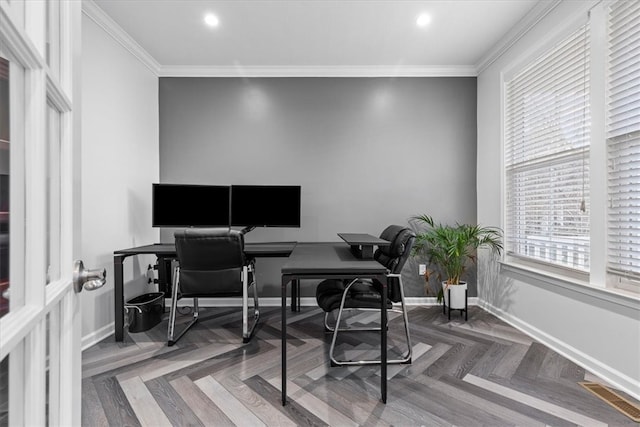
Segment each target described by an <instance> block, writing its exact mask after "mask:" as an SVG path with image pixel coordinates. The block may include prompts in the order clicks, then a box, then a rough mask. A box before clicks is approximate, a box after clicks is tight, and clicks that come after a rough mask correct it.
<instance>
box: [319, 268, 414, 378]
mask: <svg viewBox="0 0 640 427" xmlns="http://www.w3.org/2000/svg"><path fill="white" fill-rule="evenodd" d="M389 276H390V277H397V278H398V280H400V300H401V301H400V302H401V307H402V318H403V322H404V330H405V336H406V339H407V352H406V355H405V356H403V357H402V358H400V359H389V360H387V364H409V363H411V357H412V354H413V348H412V345H411V335H410V333H409V316H408V314H407V307H406V305H405V301H404V289H403V285H402V278H401V277H400V275H399V274H389ZM356 281H357V280H354V281H352V282H351V283H349V284H348V285H347V286H346V288H345V290H344V292H343V294H342V300H341V302H340V308H339V310H338V316H337V319H336V324H335V326H334V327H333V329H332V328H331V327H330V325H329V324H328V321H327V318H328V313H325V328H326V329H328V330H330V331H333V336H332V339H331V346H330V347H329V358H330V359H331V365H332V366H341V365H375V364H380V360H377V359H369V360H338V359H336V358H335V356H334V350H335V345H336V341H337V338H338V333H339V332H346V331H362V330H368V331H380V330H381V328H340V320H341V318H342V313H343V312H344V310H349V308H345V307H344V304H345V301H346V296H347V293H348V291H349V288H350V287H351V285H353V284H354V283H355V282H356ZM394 311H396V310H394ZM387 328H388V325H387Z"/></svg>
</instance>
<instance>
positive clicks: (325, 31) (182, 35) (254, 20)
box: [93, 0, 548, 75]
mask: <svg viewBox="0 0 640 427" xmlns="http://www.w3.org/2000/svg"><path fill="white" fill-rule="evenodd" d="M543 1H548V0H541V1H540V2H543ZM540 2H539V1H538V0H449V1H429V0H427V1H417V0H416V1H410V0H395V1H373V0H349V1H342V0H278V1H273V0H253V1H243V0H237V1H206V0H197V1H196V0H94V4H95V5H97V6H98V7H99V8H100V9H97V8H93V10H94V16H95V15H96V13H95V12H96V11H97V12H99V14H101V15H102V16H104V15H105V14H106V15H107V16H108V18H107V19H106V21H109V22H110V24H109V25H111V26H113V27H116V28H117V27H120V28H121V30H120V29H119V30H118V31H120V32H122V30H124V32H125V33H126V34H127V35H128V37H130V38H131V39H132V40H134V41H135V43H134V44H137V45H139V47H141V48H142V51H143V52H146V54H148V55H149V56H150V57H151V58H152V60H151V61H152V62H155V63H156V65H157V66H158V67H159V68H160V69H161V70H163V69H164V70H165V71H167V70H172V69H173V70H181V72H183V73H187V74H188V70H206V69H216V70H223V69H226V68H228V69H236V70H237V69H239V68H242V69H252V68H260V69H263V70H265V69H270V68H272V69H279V68H280V69H284V68H289V69H290V68H297V69H314V68H315V69H323V68H324V69H327V68H335V69H343V70H344V69H349V68H351V69H360V70H364V69H367V68H371V69H376V68H380V69H395V70H398V73H399V74H401V70H414V71H416V70H422V73H427V74H428V73H429V70H431V71H432V72H433V71H434V70H440V71H441V72H442V73H444V74H447V73H449V74H460V75H465V74H466V75H469V74H474V73H475V70H477V68H478V66H479V65H481V63H482V61H484V60H485V58H487V56H488V55H490V54H491V52H492V51H495V50H496V46H498V45H500V43H504V41H503V40H504V39H505V37H506V36H507V35H509V34H510V33H511V34H512V35H513V32H514V28H517V27H518V26H522V23H523V22H524V21H526V17H527V16H531V15H532V13H533V11H534V10H536V9H540V7H539V6H540V4H539V3H540ZM536 6H538V7H537V8H536ZM207 12H211V13H215V14H216V15H217V16H218V18H219V20H220V24H219V26H218V27H217V28H211V27H208V26H207V25H205V23H204V15H205V13H207ZM421 13H428V14H429V15H430V16H431V23H430V24H429V25H428V26H427V27H426V28H419V27H418V26H417V25H416V18H417V17H418V15H419V14H421ZM527 14H529V15H527ZM109 18H110V19H109ZM94 19H95V18H94ZM104 20H105V19H104V18H103V21H104ZM111 20H113V21H111ZM113 23H115V24H116V25H112V24H113ZM165 74H167V73H166V72H165ZM169 74H171V73H169ZM178 74H179V73H178ZM432 74H437V72H434V73H432Z"/></svg>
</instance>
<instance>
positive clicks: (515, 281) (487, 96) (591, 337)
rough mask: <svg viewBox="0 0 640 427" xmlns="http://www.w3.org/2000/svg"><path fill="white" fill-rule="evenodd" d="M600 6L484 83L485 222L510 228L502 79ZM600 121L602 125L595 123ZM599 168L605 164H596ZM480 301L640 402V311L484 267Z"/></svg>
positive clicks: (564, 285) (481, 208) (531, 42)
mask: <svg viewBox="0 0 640 427" xmlns="http://www.w3.org/2000/svg"><path fill="white" fill-rule="evenodd" d="M590 4H595V2H571V1H564V2H561V3H560V4H559V5H558V6H557V7H556V8H555V9H554V10H553V11H552V12H551V13H550V14H548V15H547V16H546V17H545V18H544V19H542V20H541V21H540V22H538V24H537V25H536V26H535V27H534V28H533V29H532V30H531V31H529V32H528V33H527V34H526V35H524V36H523V37H522V38H521V39H520V40H519V41H518V42H516V43H515V44H514V45H512V46H511V47H510V48H509V50H508V51H506V52H505V53H504V55H502V56H501V57H500V58H499V59H498V60H497V61H496V62H494V63H493V64H491V65H490V66H489V67H488V68H486V69H485V70H483V71H482V73H481V74H480V75H479V76H478V120H477V122H478V150H477V153H478V164H477V171H478V175H477V194H478V203H477V204H478V221H479V222H480V223H481V224H485V225H501V226H503V225H504V224H502V221H501V220H502V205H501V194H502V175H501V168H500V167H497V166H498V165H500V164H501V159H502V127H501V126H502V124H501V123H502V121H501V115H502V106H501V98H502V86H501V73H503V72H505V71H506V70H508V69H509V67H511V66H512V64H514V63H515V62H517V61H519V60H521V58H523V57H525V56H528V55H530V53H531V52H532V51H533V50H535V49H536V47H537V46H539V45H540V44H541V43H544V41H545V40H547V39H549V38H550V37H553V35H554V34H556V33H557V32H559V31H563V28H565V27H566V25H567V23H570V22H572V21H573V20H575V19H576V18H578V17H579V15H580V14H583V16H584V14H586V12H584V11H585V10H586V8H585V5H587V6H589V5H590ZM594 119H595V120H597V118H594ZM595 160H596V161H597V160H598V159H595ZM478 286H479V298H480V302H481V304H482V305H484V306H485V307H486V308H487V309H488V310H489V311H492V312H494V313H496V314H497V315H499V316H500V317H501V318H503V319H505V320H507V321H508V322H510V323H512V324H514V325H515V326H517V327H519V328H520V329H522V330H524V331H526V332H528V333H529V334H531V335H533V336H534V337H535V338H537V339H539V340H540V341H542V342H544V343H545V344H547V345H549V346H550V347H552V348H553V349H555V350H556V351H559V352H560V353H562V354H564V355H565V356H567V357H569V358H570V359H572V360H574V361H576V362H578V363H579V364H581V365H582V366H584V367H586V368H587V369H588V370H590V371H592V372H594V373H597V374H599V375H601V376H603V377H604V378H606V379H607V380H608V381H610V382H612V383H613V384H614V385H617V386H618V387H620V388H622V389H623V390H625V391H627V392H629V393H631V394H633V395H634V396H635V397H636V398H638V397H639V396H640V362H639V361H640V303H639V302H638V300H633V299H631V298H625V297H619V296H614V295H611V294H609V293H607V292H606V291H605V290H603V284H600V286H601V287H600V289H598V288H597V287H596V288H585V287H582V286H575V285H572V284H571V283H568V282H565V281H562V280H553V279H549V280H542V276H540V275H539V274H537V273H533V274H528V273H526V274H525V273H523V272H522V271H513V270H509V269H507V268H504V267H503V268H499V267H498V266H497V265H496V264H495V263H491V262H489V261H488V260H486V259H485V260H483V261H482V262H481V263H480V266H479V270H478Z"/></svg>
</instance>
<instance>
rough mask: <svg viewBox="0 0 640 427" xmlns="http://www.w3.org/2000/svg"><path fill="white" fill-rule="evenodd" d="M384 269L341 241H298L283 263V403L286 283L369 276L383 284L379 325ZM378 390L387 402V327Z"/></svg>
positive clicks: (383, 315)
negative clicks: (355, 253)
mask: <svg viewBox="0 0 640 427" xmlns="http://www.w3.org/2000/svg"><path fill="white" fill-rule="evenodd" d="M387 273H388V272H387V269H386V268H385V267H384V266H383V265H382V264H380V263H378V262H377V261H374V260H368V259H360V258H357V257H356V256H355V255H354V254H353V253H351V251H350V249H349V247H348V246H346V245H345V244H344V243H298V244H297V245H296V247H295V249H294V250H293V252H291V255H290V256H289V258H288V259H287V261H286V262H285V264H284V265H283V266H282V288H281V290H280V293H281V297H282V302H281V304H282V307H281V313H282V405H283V406H284V405H285V404H286V403H287V285H288V284H289V283H292V286H293V287H294V288H295V287H296V286H298V285H299V283H298V281H299V280H302V279H332V278H333V279H355V278H358V277H360V278H371V279H374V280H377V281H378V282H380V284H381V285H382V288H383V291H382V301H381V310H380V313H381V314H380V322H381V323H380V324H381V325H386V324H387ZM381 329H382V331H381V333H380V348H381V353H382V354H381V373H380V389H381V394H382V402H383V403H386V402H387V330H386V328H384V327H383V328H381Z"/></svg>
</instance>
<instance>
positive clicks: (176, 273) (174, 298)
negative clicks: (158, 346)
mask: <svg viewBox="0 0 640 427" xmlns="http://www.w3.org/2000/svg"><path fill="white" fill-rule="evenodd" d="M179 285H180V267H176V268H175V269H174V270H173V289H171V292H172V295H171V311H170V313H169V326H168V330H167V344H168V346H169V347H171V346H172V345H174V344H175V343H176V342H178V340H179V339H180V337H182V336H183V335H184V333H185V332H187V330H189V328H190V327H191V326H193V325H194V324H195V323H196V322H197V321H198V298H194V299H193V319H192V320H191V321H190V322H189V323H188V324H187V326H185V327H184V329H183V330H182V331H181V332H180V333H179V334H178V336H177V337H175V327H176V312H177V311H178V287H179Z"/></svg>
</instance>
